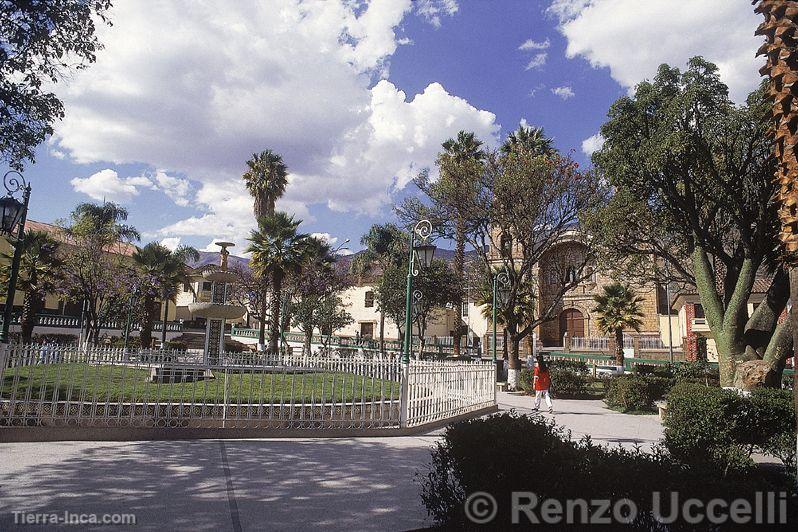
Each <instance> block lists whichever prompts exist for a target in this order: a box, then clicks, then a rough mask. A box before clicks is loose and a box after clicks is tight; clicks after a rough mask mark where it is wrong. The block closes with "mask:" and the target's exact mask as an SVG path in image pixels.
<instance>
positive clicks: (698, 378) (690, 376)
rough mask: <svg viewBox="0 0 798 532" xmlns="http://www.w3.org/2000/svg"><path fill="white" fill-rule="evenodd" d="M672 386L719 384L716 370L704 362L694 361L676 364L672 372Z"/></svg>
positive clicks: (718, 374) (718, 375)
mask: <svg viewBox="0 0 798 532" xmlns="http://www.w3.org/2000/svg"><path fill="white" fill-rule="evenodd" d="M673 378H674V381H675V382H674V384H675V383H677V382H682V381H688V382H703V383H705V384H708V385H714V386H717V385H718V383H719V382H720V373H719V371H718V368H717V367H715V366H712V365H711V364H709V362H707V361H706V360H696V361H695V362H683V363H681V364H677V365H676V367H675V369H674V372H673Z"/></svg>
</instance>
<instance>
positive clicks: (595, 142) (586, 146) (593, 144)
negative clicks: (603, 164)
mask: <svg viewBox="0 0 798 532" xmlns="http://www.w3.org/2000/svg"><path fill="white" fill-rule="evenodd" d="M602 146H604V137H602V136H601V133H596V134H595V135H593V136H591V137H588V138H586V139H585V140H583V141H582V153H584V154H585V155H587V156H588V157H590V156H591V155H593V152H595V151H598V150H600V149H601V147H602Z"/></svg>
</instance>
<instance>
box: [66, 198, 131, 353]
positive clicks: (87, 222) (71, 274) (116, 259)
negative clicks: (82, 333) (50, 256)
mask: <svg viewBox="0 0 798 532" xmlns="http://www.w3.org/2000/svg"><path fill="white" fill-rule="evenodd" d="M126 220H127V210H126V209H125V208H124V207H121V206H119V205H116V204H115V203H103V204H102V205H97V204H94V203H81V204H79V205H78V206H77V207H75V209H74V210H73V211H72V213H71V214H70V217H69V220H67V221H62V222H61V223H60V224H61V229H62V231H63V233H64V237H65V239H66V244H67V245H66V246H65V248H66V249H65V251H66V253H65V256H64V283H63V284H62V290H63V291H64V293H65V295H66V296H67V297H68V298H70V299H71V300H72V301H75V302H79V303H85V309H86V312H85V326H86V331H87V340H88V341H89V342H91V343H93V344H97V342H98V341H99V337H100V324H101V322H102V321H103V320H104V319H109V318H110V317H117V313H119V312H123V311H124V307H125V304H126V303H127V296H125V295H124V294H121V292H120V283H119V279H120V278H121V277H122V276H123V275H124V271H123V270H124V261H125V260H126V259H125V255H126V253H129V249H130V247H131V245H130V242H131V241H134V240H138V239H139V233H138V231H136V229H135V228H134V227H132V226H130V225H127V224H124V223H123V222H125V221H126ZM120 296H124V297H121V299H120Z"/></svg>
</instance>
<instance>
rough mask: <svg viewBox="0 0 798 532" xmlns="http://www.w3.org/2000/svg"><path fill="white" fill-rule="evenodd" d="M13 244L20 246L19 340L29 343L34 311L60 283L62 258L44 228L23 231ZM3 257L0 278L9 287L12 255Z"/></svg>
mask: <svg viewBox="0 0 798 532" xmlns="http://www.w3.org/2000/svg"><path fill="white" fill-rule="evenodd" d="M12 245H13V246H14V247H17V246H22V256H21V260H20V268H19V277H18V278H17V285H18V286H19V288H20V289H21V290H22V291H23V292H24V299H23V304H22V315H21V316H20V320H19V325H20V329H21V336H22V343H25V344H28V343H30V341H31V338H32V337H33V328H34V326H35V325H36V314H38V313H39V312H40V311H41V309H43V308H44V298H45V296H46V295H47V294H48V293H52V292H53V291H54V290H55V288H56V287H57V286H58V284H59V280H60V279H61V273H62V272H61V267H62V265H63V261H62V260H61V258H60V256H59V246H60V243H59V242H58V240H56V239H55V238H53V237H52V236H50V234H48V233H45V232H44V231H25V235H24V236H23V238H22V240H21V241H20V242H12ZM2 257H3V259H5V261H4V263H3V265H2V266H0V280H2V283H3V286H4V287H8V280H9V278H10V277H11V260H12V258H13V257H12V256H11V255H7V254H3V255H2Z"/></svg>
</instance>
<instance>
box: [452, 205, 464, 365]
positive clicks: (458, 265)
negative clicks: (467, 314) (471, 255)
mask: <svg viewBox="0 0 798 532" xmlns="http://www.w3.org/2000/svg"><path fill="white" fill-rule="evenodd" d="M454 273H455V275H456V276H457V288H458V289H457V292H456V293H457V296H456V297H455V301H454V308H455V316H456V318H455V320H454V331H453V334H452V340H453V341H454V346H453V349H452V354H453V355H454V356H456V357H458V356H460V328H461V327H460V321H461V319H462V318H461V316H462V308H463V295H462V291H461V290H462V288H463V279H464V278H465V223H463V219H462V217H458V219H457V224H456V228H455V249H454Z"/></svg>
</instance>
